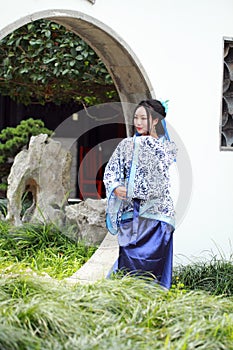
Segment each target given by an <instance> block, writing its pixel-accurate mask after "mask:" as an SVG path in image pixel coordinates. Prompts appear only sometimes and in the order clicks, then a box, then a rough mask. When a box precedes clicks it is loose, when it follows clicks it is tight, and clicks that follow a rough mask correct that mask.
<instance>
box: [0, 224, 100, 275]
mask: <svg viewBox="0 0 233 350" xmlns="http://www.w3.org/2000/svg"><path fill="white" fill-rule="evenodd" d="M95 249H96V247H94V246H86V245H85V244H84V242H74V241H73V240H72V239H70V238H69V237H68V236H66V235H64V233H63V232H62V231H61V230H60V229H58V228H57V227H56V226H54V225H52V224H50V225H48V224H47V225H42V224H38V225H35V224H34V225H32V224H24V225H23V226H21V227H12V226H11V225H10V224H9V223H7V222H4V221H0V269H1V273H2V274H5V273H8V274H9V273H11V274H12V273H14V274H15V273H16V274H18V273H19V272H20V271H21V272H23V271H34V272H37V273H39V274H47V275H49V276H50V277H54V278H57V279H62V278H65V277H69V276H71V275H72V274H73V273H74V272H76V271H77V270H78V269H79V267H81V266H82V265H83V264H84V263H85V262H86V261H87V260H88V259H89V258H90V256H91V255H92V254H93V253H94V251H95Z"/></svg>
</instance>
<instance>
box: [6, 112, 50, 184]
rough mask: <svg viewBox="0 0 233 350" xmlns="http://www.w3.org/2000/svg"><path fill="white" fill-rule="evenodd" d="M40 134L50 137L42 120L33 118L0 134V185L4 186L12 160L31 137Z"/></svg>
mask: <svg viewBox="0 0 233 350" xmlns="http://www.w3.org/2000/svg"><path fill="white" fill-rule="evenodd" d="M40 133H44V134H48V135H52V131H51V130H49V129H47V128H45V127H44V123H43V122H42V120H40V119H33V118H29V119H27V120H22V121H21V123H20V124H19V125H17V126H16V127H15V128H13V127H7V128H5V129H3V130H2V131H1V132H0V184H1V183H2V184H6V179H7V177H8V175H9V172H10V167H11V163H12V158H14V157H15V156H16V154H17V153H19V152H20V151H21V150H22V148H23V147H24V146H26V145H27V143H28V142H29V140H30V137H31V136H35V135H38V134H40Z"/></svg>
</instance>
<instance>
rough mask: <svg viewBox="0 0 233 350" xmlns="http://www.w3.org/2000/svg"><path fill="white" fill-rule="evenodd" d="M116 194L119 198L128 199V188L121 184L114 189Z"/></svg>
mask: <svg viewBox="0 0 233 350" xmlns="http://www.w3.org/2000/svg"><path fill="white" fill-rule="evenodd" d="M114 193H115V195H116V196H117V197H118V198H119V199H126V194H127V190H126V187H125V186H119V187H117V188H116V189H115V190H114Z"/></svg>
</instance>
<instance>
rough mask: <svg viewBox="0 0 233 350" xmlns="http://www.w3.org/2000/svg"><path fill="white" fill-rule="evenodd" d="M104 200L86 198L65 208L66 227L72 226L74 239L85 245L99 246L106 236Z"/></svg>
mask: <svg viewBox="0 0 233 350" xmlns="http://www.w3.org/2000/svg"><path fill="white" fill-rule="evenodd" d="M105 209H106V199H91V198H87V199H86V200H85V201H81V202H80V203H78V204H73V205H69V206H66V208H65V214H66V226H67V227H68V226H72V227H73V230H74V231H75V239H79V240H83V241H84V242H85V243H86V244H99V243H101V242H102V240H103V239H104V237H105V236H106V234H107V229H106V224H105Z"/></svg>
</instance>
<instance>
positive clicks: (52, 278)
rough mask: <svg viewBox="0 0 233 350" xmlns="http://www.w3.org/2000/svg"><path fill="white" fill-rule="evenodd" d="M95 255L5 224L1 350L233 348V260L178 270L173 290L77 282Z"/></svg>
mask: <svg viewBox="0 0 233 350" xmlns="http://www.w3.org/2000/svg"><path fill="white" fill-rule="evenodd" d="M95 249H96V247H86V246H85V245H84V244H83V243H81V242H75V241H73V240H72V239H70V238H69V237H67V236H66V235H64V234H63V233H62V232H60V231H59V230H58V229H57V228H56V227H54V226H53V225H23V226H22V227H20V228H17V229H14V228H12V227H11V226H10V225H9V224H7V223H6V222H0V273H1V278H0V349H1V350H50V349H51V350H95V349H96V350H97V349H98V350H105V349H106V350H121V349H122V350H123V349H124V350H150V349H151V350H156V349H162V350H163V349H164V350H165V349H166V350H192V349H200V350H201V349H203V350H206V349H208V350H225V349H226V350H231V349H233V345H232V344H233V297H232V276H233V274H232V262H231V261H223V260H222V261H219V260H217V259H216V258H215V260H212V261H211V262H209V264H207V263H199V265H198V264H190V265H187V266H180V267H177V268H176V269H174V284H173V286H172V288H171V289H170V291H164V290H163V289H162V288H160V287H159V286H158V285H155V284H154V283H151V280H150V279H149V278H147V279H146V278H136V277H132V276H131V277H130V276H120V275H118V276H116V278H114V279H102V280H99V281H98V282H95V283H93V284H86V285H82V284H78V283H77V284H75V285H74V284H71V283H69V279H66V277H69V276H70V275H72V274H73V273H74V272H75V271H76V270H77V269H78V268H79V267H80V266H81V265H82V264H83V263H84V262H85V261H86V260H87V259H88V258H89V257H90V256H91V254H92V253H93V252H94V251H95ZM224 276H225V278H223V277H224ZM45 277H46V278H45ZM47 277H49V278H47ZM204 281H205V283H204ZM207 281H208V283H207ZM192 289H193V290H192Z"/></svg>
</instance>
